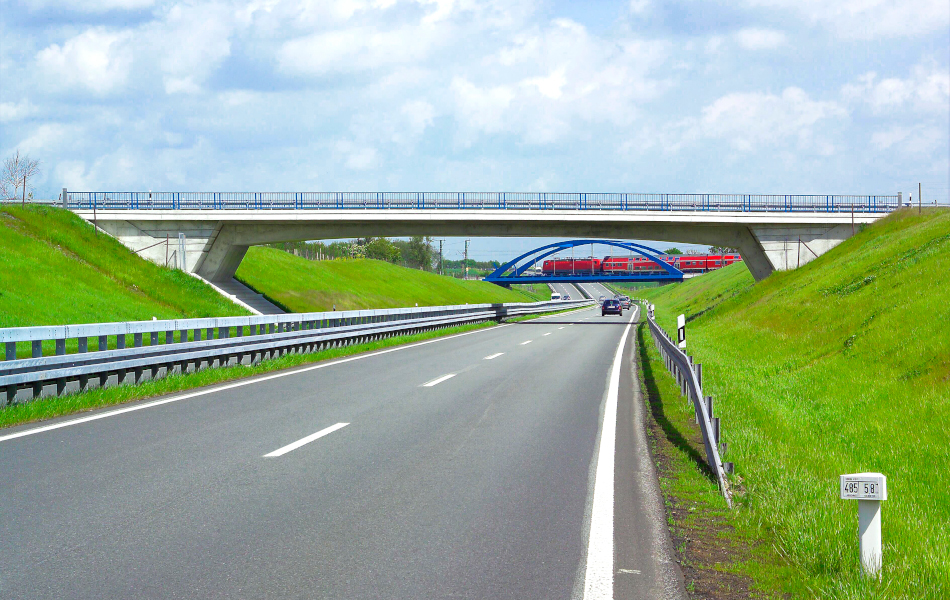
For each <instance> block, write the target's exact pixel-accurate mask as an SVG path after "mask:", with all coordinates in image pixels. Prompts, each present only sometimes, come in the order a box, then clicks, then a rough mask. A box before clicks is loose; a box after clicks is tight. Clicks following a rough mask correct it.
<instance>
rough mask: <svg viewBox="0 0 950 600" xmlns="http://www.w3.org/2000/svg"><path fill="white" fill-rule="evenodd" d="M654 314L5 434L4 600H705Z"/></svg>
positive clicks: (283, 377) (278, 378) (245, 383)
mask: <svg viewBox="0 0 950 600" xmlns="http://www.w3.org/2000/svg"><path fill="white" fill-rule="evenodd" d="M595 297H596V295H595ZM632 316H635V314H631V313H629V312H627V313H625V314H624V315H623V317H613V316H611V317H601V316H600V312H599V309H585V310H583V311H580V312H575V313H569V314H562V315H554V316H552V317H547V318H543V319H537V320H531V321H525V322H519V323H512V324H506V325H502V326H497V327H492V328H488V329H483V330H478V331H475V332H470V333H467V334H462V335H455V336H450V337H445V338H439V339H436V340H432V341H428V342H423V343H418V344H413V345H409V346H402V347H396V348H392V349H388V350H384V351H380V352H376V353H369V354H363V355H357V356H354V357H349V358H346V359H341V360H337V361H331V362H325V363H318V364H316V365H309V366H306V367H301V368H297V369H294V370H288V371H281V372H278V373H276V374H270V375H266V376H260V377H257V378H253V379H248V380H242V381H239V382H236V383H235V382H232V383H230V384H223V385H219V386H214V387H210V388H205V389H202V390H197V391H193V392H189V393H183V394H179V395H173V396H169V397H165V398H161V399H159V402H154V401H144V402H139V403H134V404H130V405H126V406H125V408H131V409H132V410H125V408H123V409H121V410H120V411H115V410H111V411H110V410H101V411H96V412H92V413H84V414H83V415H82V418H81V419H77V417H65V418H62V419H58V420H54V421H47V422H44V423H41V424H34V425H27V426H22V427H18V428H11V429H5V430H0V481H2V482H3V484H2V487H0V553H2V556H3V560H2V561H0V597H2V598H37V599H39V598H265V597H266V598H327V599H359V598H381V599H382V598H387V599H389V598H405V599H418V598H474V599H502V598H512V599H527V598H538V599H554V598H585V599H588V598H589V599H594V598H603V599H606V598H644V599H646V598H680V597H685V592H684V591H683V586H682V577H681V576H680V574H679V571H678V568H677V566H676V565H675V562H673V559H672V549H671V545H670V540H669V535H668V531H667V528H666V523H665V514H664V511H663V507H662V501H661V498H660V495H659V491H658V489H657V484H656V476H655V473H654V471H653V465H652V461H651V459H650V457H649V454H648V449H647V443H646V438H645V432H644V426H643V420H644V419H645V415H644V414H643V412H644V406H643V403H642V400H641V399H640V397H639V391H638V386H637V383H636V379H635V376H634V375H635V373H634V368H635V362H634V359H633V354H632V352H633V350H634V342H635V329H634V328H631V327H629V322H630V320H631V317H632ZM621 342H623V344H622V345H621Z"/></svg>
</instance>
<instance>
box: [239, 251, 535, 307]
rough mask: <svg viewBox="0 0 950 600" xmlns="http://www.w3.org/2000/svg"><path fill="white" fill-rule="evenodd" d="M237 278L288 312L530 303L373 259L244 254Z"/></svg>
mask: <svg viewBox="0 0 950 600" xmlns="http://www.w3.org/2000/svg"><path fill="white" fill-rule="evenodd" d="M237 277H238V279H240V280H241V281H243V282H244V283H246V284H247V285H249V286H251V287H253V288H254V289H256V290H257V291H258V292H260V293H262V294H264V295H266V296H267V297H268V298H271V299H272V300H275V301H276V302H278V303H279V304H281V305H283V306H284V307H286V308H287V309H289V310H291V311H294V312H310V311H324V310H332V308H333V306H334V305H336V308H337V310H353V309H362V308H396V307H401V306H413V305H414V304H415V303H419V306H439V305H445V304H465V303H470V304H475V303H480V302H529V301H532V300H534V298H531V297H530V296H529V295H527V294H524V293H521V292H518V291H514V290H506V289H504V288H501V287H499V286H496V285H493V284H490V283H485V282H482V281H462V280H460V279H453V278H451V277H442V276H440V275H435V274H433V273H426V272H423V271H417V270H414V269H406V268H404V267H398V266H396V265H391V264H389V263H386V262H382V261H378V260H328V261H309V260H306V259H303V258H300V257H297V256H294V255H292V254H289V253H287V252H282V251H280V250H276V249H273V248H264V247H253V248H251V249H250V250H249V251H248V253H247V256H246V257H245V258H244V261H243V262H242V263H241V266H240V268H239V269H238V271H237ZM545 289H547V288H546V287H545ZM547 299H550V295H548V297H547Z"/></svg>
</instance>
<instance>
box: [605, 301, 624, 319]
mask: <svg viewBox="0 0 950 600" xmlns="http://www.w3.org/2000/svg"><path fill="white" fill-rule="evenodd" d="M606 315H623V307H622V306H620V300H604V303H603V304H601V305H600V316H602V317H603V316H606Z"/></svg>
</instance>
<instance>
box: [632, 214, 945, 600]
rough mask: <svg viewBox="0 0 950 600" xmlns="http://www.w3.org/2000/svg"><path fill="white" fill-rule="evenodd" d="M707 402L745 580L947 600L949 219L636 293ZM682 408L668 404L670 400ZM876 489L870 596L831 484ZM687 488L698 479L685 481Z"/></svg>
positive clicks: (896, 220) (930, 219) (835, 593)
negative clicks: (880, 479) (727, 475)
mask: <svg viewBox="0 0 950 600" xmlns="http://www.w3.org/2000/svg"><path fill="white" fill-rule="evenodd" d="M638 295H639V296H641V297H647V298H649V299H650V300H651V301H653V302H654V303H655V304H656V305H657V314H658V318H659V319H660V321H661V324H662V325H664V326H665V327H666V328H667V329H668V330H669V331H673V330H674V327H675V315H676V314H678V313H681V312H685V313H686V314H687V315H688V316H689V317H692V318H693V320H692V321H690V323H689V324H688V325H687V332H688V334H687V335H688V342H689V347H690V352H691V353H692V354H694V355H695V356H696V360H697V361H699V362H702V363H703V379H704V381H705V382H706V389H705V390H704V391H706V393H709V394H713V395H715V396H716V397H717V407H718V409H717V410H718V412H719V413H720V416H721V417H722V419H723V420H722V422H723V432H724V433H723V438H724V440H725V441H727V442H728V443H729V447H730V449H729V455H728V457H727V460H732V461H735V463H736V471H737V474H738V476H739V477H740V478H741V481H742V483H743V485H744V487H745V489H746V495H745V496H744V498H742V499H741V502H740V508H739V510H738V511H736V513H735V516H734V517H733V518H734V525H735V526H736V528H737V535H739V536H744V535H749V536H750V537H751V538H759V539H762V540H764V541H765V542H766V544H767V545H768V546H769V547H772V548H773V552H772V553H771V554H772V557H773V559H774V561H775V562H778V563H780V564H781V565H782V567H783V568H782V569H781V572H784V573H785V575H784V576H779V575H776V571H775V570H774V569H772V568H771V567H770V566H769V565H768V564H767V563H768V562H769V561H768V560H767V559H763V558H762V557H761V556H759V557H757V558H753V559H751V560H750V561H749V564H748V565H746V571H747V572H748V574H750V575H752V576H753V578H754V579H755V580H756V582H757V584H758V585H759V587H760V588H765V589H770V588H772V589H774V588H775V587H779V588H782V591H783V592H786V593H789V594H791V596H792V597H802V598H808V597H815V596H820V597H836V598H857V597H887V598H941V597H946V596H945V594H946V593H947V590H950V485H948V483H947V482H948V480H950V468H948V466H947V465H950V211H946V210H941V211H939V212H938V211H936V210H931V211H925V213H924V215H923V216H918V215H917V214H916V213H914V212H911V211H901V212H899V213H896V214H893V215H891V216H890V217H888V218H886V219H884V220H882V221H880V222H878V223H877V224H875V225H873V226H871V227H869V228H867V230H865V231H863V232H860V233H859V234H858V235H856V236H855V237H853V238H852V239H850V240H848V241H847V242H845V243H843V244H841V245H840V246H838V247H837V248H835V249H834V250H832V251H831V252H829V253H827V254H825V255H823V256H822V257H820V258H818V259H816V260H815V261H813V262H812V263H810V264H808V265H806V266H804V267H802V268H801V269H798V270H796V271H791V272H786V273H776V274H774V275H772V276H771V277H769V278H768V279H766V280H765V281H763V282H761V283H759V284H757V285H754V284H753V281H752V278H751V276H750V275H749V273H748V271H747V270H746V268H745V267H744V266H742V265H734V266H732V267H728V268H726V269H723V270H721V271H718V272H714V273H710V274H708V275H704V276H703V277H700V278H696V279H692V280H689V281H687V282H685V283H683V284H678V285H674V286H667V287H664V288H660V289H657V290H649V291H641V292H640V293H639V294H638ZM674 401H675V402H676V403H681V400H679V399H676V400H674ZM862 471H880V472H882V473H884V474H885V475H887V477H888V498H889V499H888V500H887V501H886V502H885V503H884V509H883V539H884V544H885V546H884V575H883V578H882V582H881V583H880V584H876V583H874V582H868V581H863V580H862V578H861V577H859V576H858V556H857V543H856V528H857V506H856V502H853V501H842V500H839V499H838V476H839V475H840V474H842V473H851V472H862ZM692 476H695V477H699V476H700V475H699V474H698V472H695V473H694V474H693V475H692Z"/></svg>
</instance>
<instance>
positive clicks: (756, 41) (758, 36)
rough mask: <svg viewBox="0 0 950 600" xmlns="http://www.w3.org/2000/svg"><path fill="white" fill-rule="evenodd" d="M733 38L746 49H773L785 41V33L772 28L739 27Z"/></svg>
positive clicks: (782, 44)
mask: <svg viewBox="0 0 950 600" xmlns="http://www.w3.org/2000/svg"><path fill="white" fill-rule="evenodd" d="M735 38H736V42H738V43H739V45H740V46H742V47H743V48H745V49H746V50H773V49H775V48H778V47H779V46H784V45H785V43H786V37H785V34H784V33H782V32H781V31H776V30H774V29H756V28H747V29H741V30H739V31H738V32H736V34H735Z"/></svg>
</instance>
